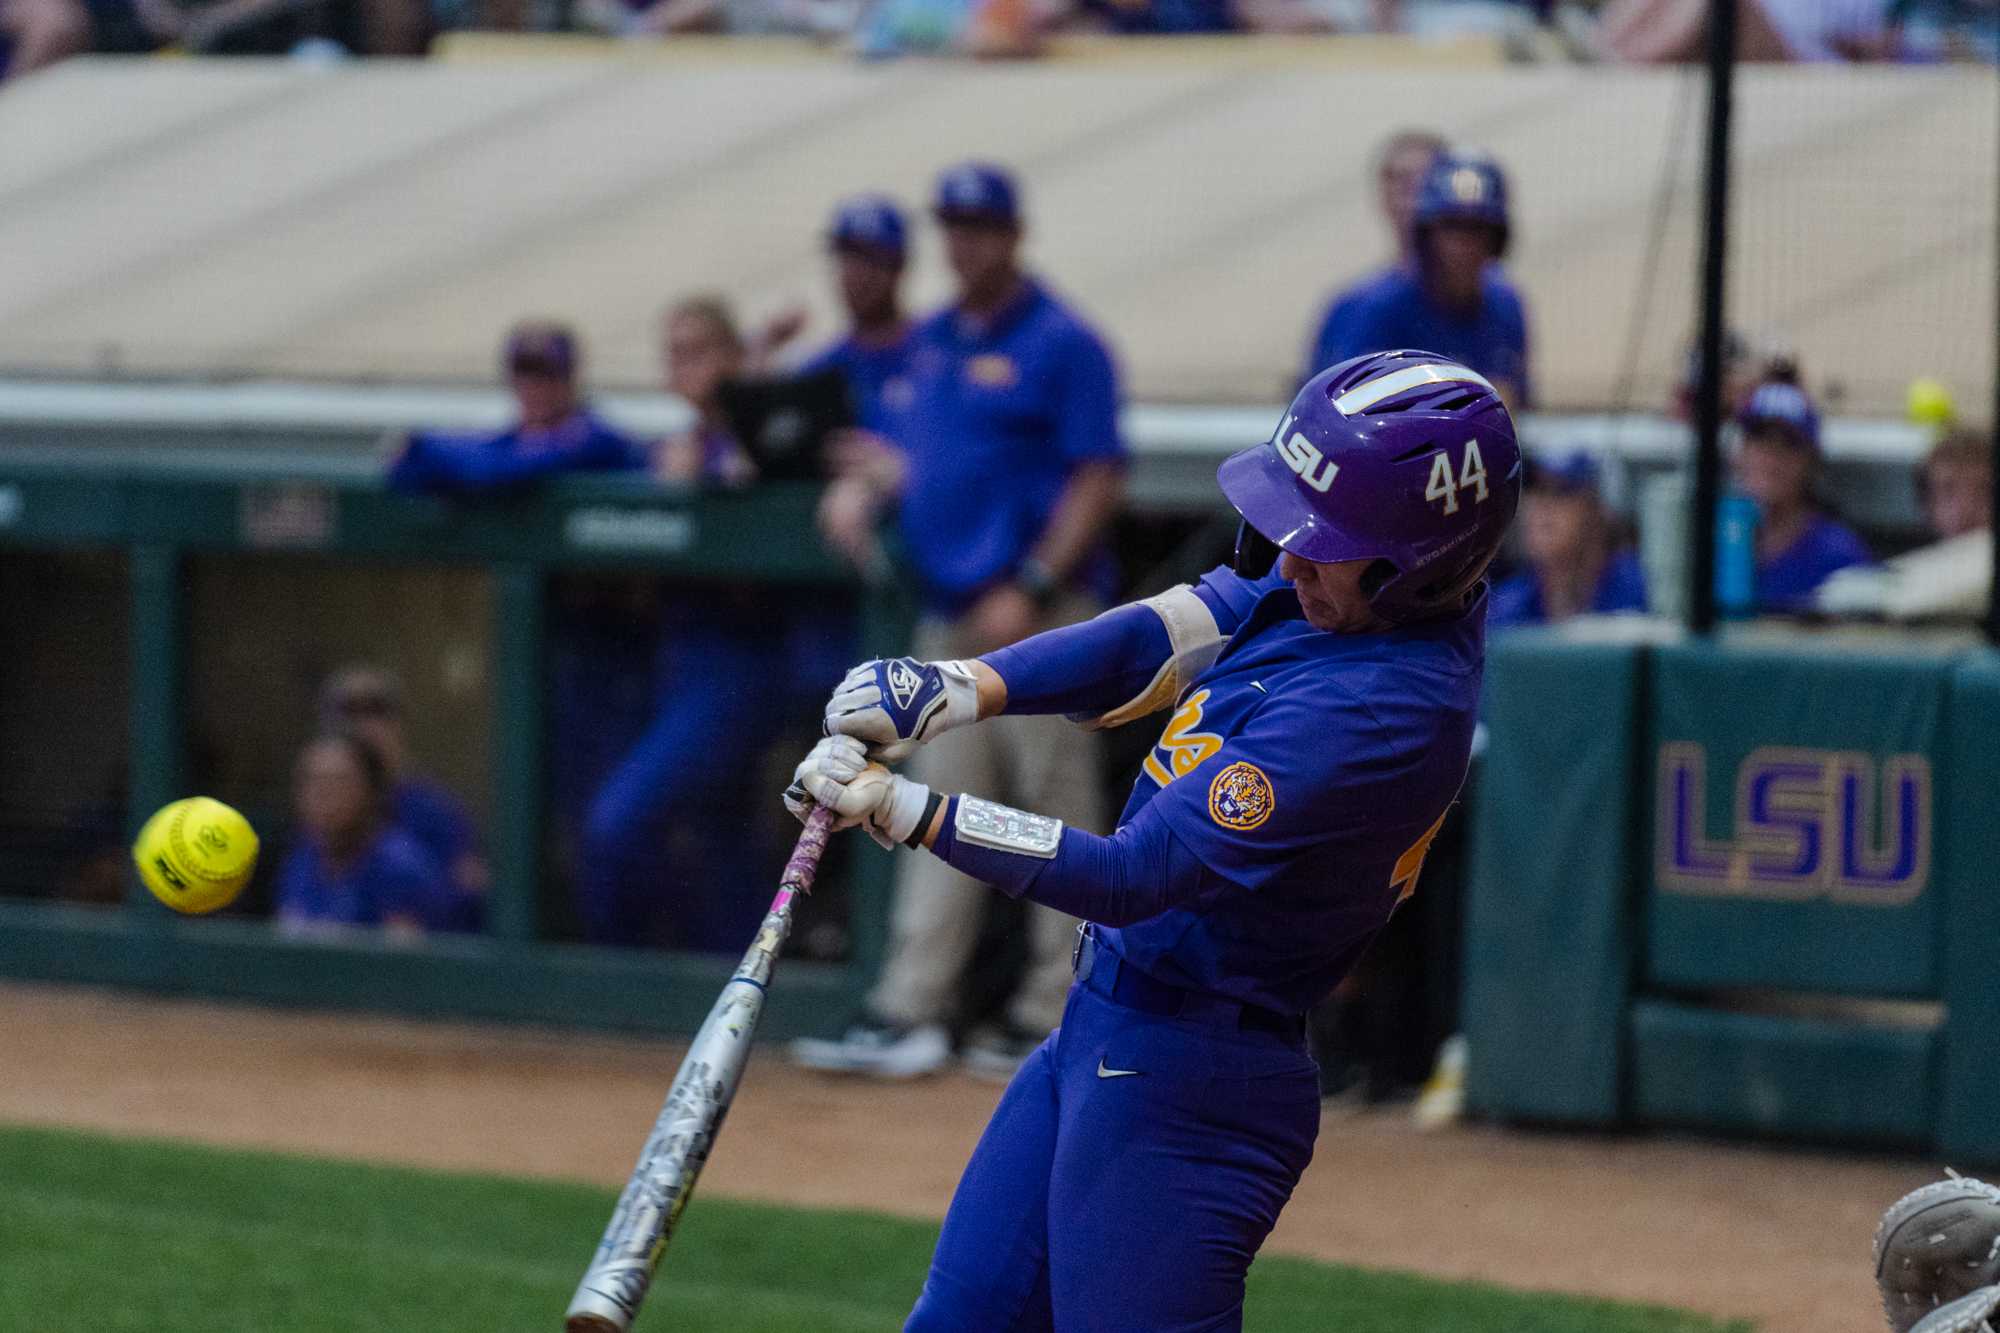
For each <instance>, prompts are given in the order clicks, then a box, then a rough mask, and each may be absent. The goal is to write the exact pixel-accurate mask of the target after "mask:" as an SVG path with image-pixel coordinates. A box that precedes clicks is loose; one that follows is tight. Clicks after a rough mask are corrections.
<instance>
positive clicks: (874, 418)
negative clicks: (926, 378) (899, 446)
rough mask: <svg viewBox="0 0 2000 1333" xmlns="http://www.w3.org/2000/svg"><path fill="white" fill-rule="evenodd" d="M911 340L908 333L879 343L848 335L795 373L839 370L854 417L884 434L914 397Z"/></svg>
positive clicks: (869, 427) (808, 373)
mask: <svg viewBox="0 0 2000 1333" xmlns="http://www.w3.org/2000/svg"><path fill="white" fill-rule="evenodd" d="M913 343H914V339H913V337H912V335H911V334H910V333H905V334H904V335H903V336H902V337H900V338H898V339H897V340H896V341H895V342H892V343H886V344H883V345H881V346H873V345H870V344H867V343H862V342H857V341H856V340H855V338H854V336H853V335H852V334H849V335H848V336H847V337H845V338H842V339H841V340H840V341H839V342H837V343H835V344H833V345H832V346H831V347H828V348H826V349H825V350H823V351H822V352H820V353H819V355H817V356H815V357H813V358H812V359H811V360H809V361H807V362H806V363H805V364H804V365H803V366H800V367H799V373H800V374H802V375H810V374H813V373H815V372H817V371H822V370H837V371H839V372H840V373H841V374H842V375H843V376H845V377H846V379H847V392H848V395H849V396H850V397H851V398H852V399H853V400H854V419H855V420H856V421H857V422H859V423H860V424H861V425H863V426H865V427H867V428H868V429H869V430H872V431H875V432H877V433H878V434H887V433H888V432H889V429H890V424H889V423H890V422H891V421H893V420H894V419H895V416H896V414H897V413H899V412H904V411H907V410H909V406H910V401H911V399H912V398H913V397H914V396H915V388H914V386H912V385H911V383H910V349H911V347H912V345H913Z"/></svg>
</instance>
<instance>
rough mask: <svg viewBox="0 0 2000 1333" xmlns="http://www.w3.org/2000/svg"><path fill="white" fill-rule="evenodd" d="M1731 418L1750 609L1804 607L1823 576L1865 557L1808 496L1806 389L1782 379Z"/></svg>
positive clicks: (1814, 448) (1812, 472)
mask: <svg viewBox="0 0 2000 1333" xmlns="http://www.w3.org/2000/svg"><path fill="white" fill-rule="evenodd" d="M1736 420H1737V424H1738V425H1739V426H1741V427H1742V430H1743V439H1742V443H1741V444H1740V446H1739V447H1738V449H1737V453H1736V484H1737V485H1738V486H1739V487H1741V488H1742V490H1743V492H1744V493H1745V494H1746V495H1748V496H1749V497H1750V498H1751V499H1752V500H1754V501H1756V502H1757V606H1758V607H1759V609H1761V610H1765V611H1797V610H1803V609H1805V608H1807V607H1809V606H1810V605H1811V603H1812V597H1813V591H1814V589H1816V588H1818V587H1819V585H1820V584H1821V583H1823V582H1824V581H1825V580H1826V578H1827V576H1828V575H1829V574H1832V573H1833V572H1834V571H1835V570H1839V569H1845V568H1847V567H1848V566H1850V565H1865V564H1868V563H1869V562H1870V560H1871V559H1872V557H1871V556H1870V555H1869V552H1868V548H1867V546H1866V545H1865V544H1863V542H1862V540H1861V538H1860V537H1858V536H1856V535H1855V533H1854V531H1853V530H1852V529H1851V528H1849V527H1847V526H1846V525H1845V524H1843V523H1841V522H1840V521H1838V520H1837V519H1835V518H1833V517H1832V516H1831V515H1829V514H1828V513H1827V512H1826V511H1825V510H1824V508H1823V507H1822V506H1821V505H1820V504H1819V502H1818V501H1817V500H1816V499H1815V497H1814V491H1813V488H1814V483H1815V481H1816V480H1817V479H1818V474H1819V466H1820V447H1819V413H1818V412H1817V411H1816V410H1815V409H1814V408H1813V405H1812V400H1811V399H1810V398H1808V397H1807V396H1806V392H1805V390H1804V389H1802V388H1800V387H1799V386H1798V385H1797V384H1795V383H1792V382H1790V381H1789V380H1782V379H1780V380H1767V381H1765V382H1764V383H1763V384H1761V385H1759V386H1758V387H1757V389H1756V391H1755V392H1753V393H1752V394H1751V395H1750V398H1749V401H1747V402H1746V403H1745V404H1744V405H1743V407H1742V410H1741V411H1739V412H1738V413H1737V415H1736Z"/></svg>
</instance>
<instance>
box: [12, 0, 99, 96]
mask: <svg viewBox="0 0 2000 1333" xmlns="http://www.w3.org/2000/svg"><path fill="white" fill-rule="evenodd" d="M89 49H90V11H89V10H88V9H86V8H85V7H84V5H83V3H82V0H0V80H4V79H10V78H18V77H20V76H21V75H23V74H31V73H33V72H34V71H36V70H38V69H40V68H42V67H43V66H44V65H53V64H55V63H56V62H57V61H58V60H67V59H68V58H69V57H71V56H74V55H81V54H82V53H83V52H85V51H87V50H89Z"/></svg>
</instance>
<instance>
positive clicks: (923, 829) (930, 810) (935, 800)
mask: <svg viewBox="0 0 2000 1333" xmlns="http://www.w3.org/2000/svg"><path fill="white" fill-rule="evenodd" d="M943 804H944V797H943V796H942V795H940V794H939V793H937V792H932V793H931V796H930V799H929V800H928V801H925V802H924V813H923V814H922V815H921V816H920V817H919V818H918V819H917V826H916V827H915V828H914V829H912V830H910V836H909V837H907V838H905V839H903V845H904V846H905V847H907V848H909V849H910V850H911V851H913V852H916V851H922V850H923V846H924V834H926V833H928V832H930V827H931V821H932V820H934V819H936V818H937V812H938V807H940V806H942V805H943Z"/></svg>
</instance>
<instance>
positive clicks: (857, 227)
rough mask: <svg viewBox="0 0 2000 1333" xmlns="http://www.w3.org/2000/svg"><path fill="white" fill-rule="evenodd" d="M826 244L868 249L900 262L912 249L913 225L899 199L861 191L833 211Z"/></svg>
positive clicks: (837, 248) (838, 247)
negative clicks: (908, 222) (897, 200)
mask: <svg viewBox="0 0 2000 1333" xmlns="http://www.w3.org/2000/svg"><path fill="white" fill-rule="evenodd" d="M826 243H827V245H829V246H830V247H832V248H833V249H835V250H864V251H867V252H868V253H870V254H874V255H883V256H886V257H888V258H892V259H894V260H896V261H897V262H899V263H900V262H901V261H902V259H903V256H904V255H905V254H907V253H908V252H909V244H910V243H909V227H908V226H907V225H906V224H905V223H904V221H903V210H902V209H900V208H898V207H896V201H895V200H893V199H891V198H889V196H887V195H884V194H861V195H856V196H855V197H854V198H852V199H845V200H842V201H841V204H840V207H838V208H836V209H834V210H833V223H832V225H831V226H829V227H828V228H827V229H826Z"/></svg>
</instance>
